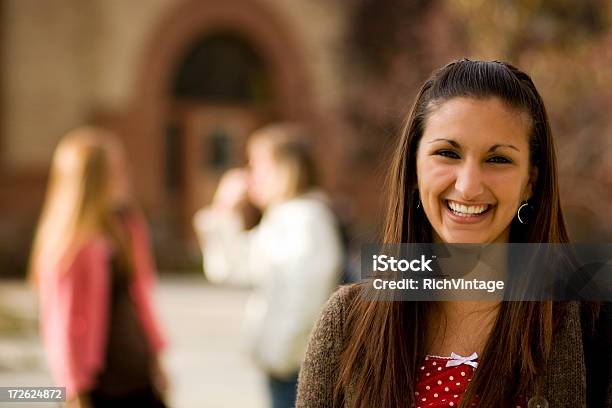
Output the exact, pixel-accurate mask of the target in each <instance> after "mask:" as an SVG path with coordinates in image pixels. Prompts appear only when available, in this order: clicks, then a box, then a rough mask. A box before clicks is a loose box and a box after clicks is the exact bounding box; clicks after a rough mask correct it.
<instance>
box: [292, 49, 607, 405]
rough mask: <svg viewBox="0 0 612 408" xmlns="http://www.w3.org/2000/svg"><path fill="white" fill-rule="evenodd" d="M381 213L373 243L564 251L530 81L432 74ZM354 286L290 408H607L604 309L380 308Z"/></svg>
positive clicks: (519, 75) (326, 314) (468, 65)
mask: <svg viewBox="0 0 612 408" xmlns="http://www.w3.org/2000/svg"><path fill="white" fill-rule="evenodd" d="M387 202H388V207H387V209H388V210H387V215H386V218H385V223H384V230H383V234H382V242H383V243H430V242H447V243H493V242H498V243H499V242H501V243H507V242H541V243H566V242H568V235H567V232H566V229H565V224H564V220H563V215H562V212H561V205H560V197H559V189H558V180H557V170H556V157H555V149H554V143H553V139H552V134H551V130H550V125H549V121H548V117H547V114H546V110H545V107H544V104H543V101H542V98H541V97H540V95H539V94H538V91H537V90H536V88H535V86H534V84H533V82H532V81H531V79H530V78H529V76H528V75H527V74H525V73H524V72H522V71H520V70H518V69H517V68H515V67H513V66H511V65H509V64H507V63H502V62H497V61H493V62H486V61H470V60H465V59H464V60H460V61H455V62H453V63H450V64H448V65H447V66H445V67H443V68H442V69H440V70H439V71H438V72H436V73H434V75H433V76H432V77H431V78H430V79H428V80H427V81H426V82H425V84H424V85H423V87H422V88H421V90H420V92H419V94H418V96H417V98H416V102H415V104H414V106H413V108H412V110H411V112H410V114H409V116H408V118H407V120H406V125H405V127H404V129H403V131H402V133H401V136H400V138H399V143H398V146H397V149H396V151H395V154H394V158H393V160H392V164H391V168H390V172H389V178H388V195H387ZM527 210H529V211H527ZM528 213H530V214H528ZM527 218H529V222H528V223H526V222H527ZM362 287H363V284H355V285H352V286H345V287H343V288H341V289H340V290H338V291H337V292H336V294H335V295H334V296H332V298H331V299H330V300H329V302H328V304H327V306H326V308H325V309H324V311H323V313H322V315H321V318H320V320H319V322H318V323H317V326H316V327H315V329H314V331H313V333H312V334H311V339H310V344H309V348H308V352H307V355H306V359H305V361H304V364H303V367H302V370H301V373H300V381H299V387H298V400H297V407H308V408H312V407H358V408H369V407H386V408H391V407H428V408H434V407H454V406H460V407H467V406H475V405H477V406H482V407H516V406H529V407H540V408H544V407H547V406H550V407H568V406H571V407H582V406H589V407H591V406H593V407H599V406H610V404H612V391H611V390H612V387H611V385H610V329H609V327H610V323H609V313H604V311H605V308H602V307H601V305H600V304H594V303H579V302H552V301H546V302H501V303H499V302H498V303H485V302H460V301H453V302H389V301H376V300H371V299H370V300H369V299H366V298H365V297H362V296H360V295H359V293H360V291H361V289H362ZM606 308H607V306H606ZM462 356H468V357H462ZM594 356H595V357H594ZM606 404H607V405H606Z"/></svg>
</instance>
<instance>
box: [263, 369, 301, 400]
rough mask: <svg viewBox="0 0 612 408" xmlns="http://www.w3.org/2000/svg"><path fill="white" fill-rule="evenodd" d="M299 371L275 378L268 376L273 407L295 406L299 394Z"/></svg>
mask: <svg viewBox="0 0 612 408" xmlns="http://www.w3.org/2000/svg"><path fill="white" fill-rule="evenodd" d="M297 380H298V373H295V374H293V375H291V376H289V377H287V378H275V377H272V376H270V375H269V376H268V388H269V390H270V399H271V401H272V408H293V407H294V406H295V397H296V395H297Z"/></svg>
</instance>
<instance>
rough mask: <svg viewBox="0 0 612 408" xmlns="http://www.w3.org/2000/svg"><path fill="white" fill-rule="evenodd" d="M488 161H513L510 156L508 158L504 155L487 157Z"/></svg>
mask: <svg viewBox="0 0 612 408" xmlns="http://www.w3.org/2000/svg"><path fill="white" fill-rule="evenodd" d="M487 162H489V163H512V161H511V160H509V159H508V158H506V157H504V156H493V157H489V158H488V159H487Z"/></svg>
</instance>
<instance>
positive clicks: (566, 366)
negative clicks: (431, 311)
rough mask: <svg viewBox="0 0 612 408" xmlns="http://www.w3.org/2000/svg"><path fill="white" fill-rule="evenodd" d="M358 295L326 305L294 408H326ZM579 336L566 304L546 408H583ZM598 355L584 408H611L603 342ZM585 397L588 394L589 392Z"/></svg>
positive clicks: (352, 289)
mask: <svg viewBox="0 0 612 408" xmlns="http://www.w3.org/2000/svg"><path fill="white" fill-rule="evenodd" d="M358 291H359V289H358V287H356V286H343V287H341V288H340V289H338V290H337V291H336V293H334V294H333V295H332V297H331V298H330V299H329V301H328V302H327V304H326V306H325V308H324V310H323V312H322V315H321V317H320V319H319V321H318V322H317V324H316V326H315V328H314V329H313V332H312V333H311V337H310V342H309V345H308V350H307V352H306V357H305V361H304V363H303V365H302V369H301V371H300V377H299V383H298V394H297V402H296V408H327V407H329V408H331V407H332V405H333V390H334V386H335V384H336V379H337V376H338V368H339V363H340V356H341V353H342V351H343V349H344V345H345V343H346V342H347V341H348V339H347V338H346V337H347V336H346V333H345V332H346V331H345V321H346V317H347V314H348V305H349V304H350V302H351V300H352V298H353V296H355V294H356V293H357V292H358ZM608 323H609V321H608ZM608 333H609V330H608ZM582 336H583V334H582V329H581V321H580V304H579V303H578V302H570V303H569V304H568V308H567V314H566V319H565V320H564V321H563V323H562V324H561V325H560V327H559V329H558V331H557V332H556V334H555V337H554V340H553V349H552V356H553V358H552V359H551V363H550V364H549V366H548V367H547V368H546V370H545V373H544V378H543V384H544V396H545V397H546V399H547V400H548V403H549V407H550V408H561V407H563V408H566V407H571V408H574V407H586V406H587V369H586V366H585V355H584V352H583V337H582ZM608 340H609V339H608ZM602 350H603V353H605V354H606V355H605V356H601V357H603V358H604V359H605V360H607V362H608V363H607V364H606V365H605V366H604V368H603V369H599V371H598V372H597V376H604V377H605V376H606V375H607V379H605V378H599V379H598V382H599V385H598V388H599V390H596V392H597V393H598V394H599V396H598V397H597V399H599V401H600V402H598V403H597V404H596V406H595V405H593V404H591V403H590V404H589V408H591V406H592V407H594V408H598V407H600V404H601V403H603V404H604V405H603V406H602V407H612V383H611V382H610V367H609V361H610V349H609V342H608V343H607V345H606V346H605V347H604V348H603V349H602V348H600V350H599V352H601V351H602ZM601 380H603V381H601ZM588 392H589V393H590V392H592V391H591V388H589V391H588ZM602 398H603V401H602ZM344 399H345V404H344V406H345V407H351V406H352V405H353V404H352V397H351V391H350V390H347V391H346V392H345V395H344ZM589 400H592V399H591V398H589Z"/></svg>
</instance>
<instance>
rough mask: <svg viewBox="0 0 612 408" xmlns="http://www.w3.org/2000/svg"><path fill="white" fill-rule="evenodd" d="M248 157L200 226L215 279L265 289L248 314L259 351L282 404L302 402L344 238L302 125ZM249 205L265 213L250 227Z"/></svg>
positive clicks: (262, 133)
mask: <svg viewBox="0 0 612 408" xmlns="http://www.w3.org/2000/svg"><path fill="white" fill-rule="evenodd" d="M247 153H248V160H249V169H248V170H246V169H234V170H230V171H228V172H227V173H226V174H225V175H224V176H223V177H222V179H221V182H220V183H219V187H218V189H217V192H216V193H215V196H214V199H213V202H212V205H211V206H210V207H207V208H204V209H201V210H200V211H199V212H198V213H197V214H196V215H195V217H194V226H195V229H196V231H197V233H198V236H199V239H200V243H201V246H202V252H203V256H204V271H205V273H206V276H207V277H208V279H209V280H210V281H211V282H214V283H236V284H252V285H254V286H256V287H257V289H258V290H257V291H256V292H255V294H254V295H253V296H252V297H251V299H250V301H249V304H248V308H247V316H246V333H247V337H248V344H249V348H250V353H251V355H252V357H253V359H254V361H255V363H256V364H257V365H258V367H260V368H261V369H262V370H263V371H264V372H265V373H266V375H267V376H268V384H269V391H270V397H271V401H272V406H273V407H274V408H281V407H282V408H285V407H293V405H294V404H295V396H296V384H297V377H298V372H299V368H300V364H301V362H302V360H303V357H304V353H305V350H306V344H307V341H308V335H309V333H310V330H311V329H312V327H313V325H314V322H315V320H316V318H317V316H318V314H319V312H320V310H321V308H322V306H323V304H324V303H325V301H326V299H327V297H328V296H329V295H330V294H331V293H332V292H333V291H334V289H335V288H336V286H337V285H338V282H339V279H340V273H341V268H342V260H343V250H342V244H341V241H340V234H339V231H338V226H337V221H336V219H335V216H334V214H333V212H332V211H331V209H330V207H329V203H328V200H327V198H326V196H325V194H324V193H323V192H322V191H321V189H320V188H319V187H318V184H317V175H316V169H315V165H314V160H313V157H312V153H311V151H310V148H309V145H308V143H307V142H306V140H305V139H304V129H303V128H302V127H301V126H300V125H297V124H289V123H282V124H273V125H269V126H267V127H265V128H263V129H260V130H258V131H256V132H255V133H254V134H253V135H251V137H250V139H249V142H248V146H247ZM247 201H250V202H252V203H253V204H255V205H256V206H257V207H258V208H260V209H261V210H262V212H263V217H262V219H261V222H260V223H259V224H258V225H257V226H256V227H255V228H253V229H252V230H250V231H247V230H245V228H244V221H243V219H242V218H241V215H240V209H241V208H243V207H244V203H245V202H247Z"/></svg>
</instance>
